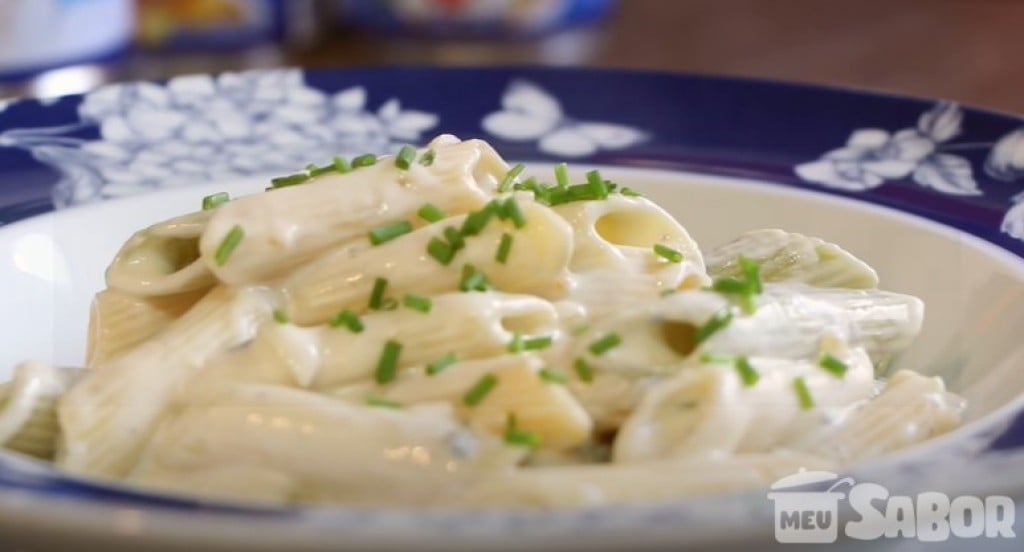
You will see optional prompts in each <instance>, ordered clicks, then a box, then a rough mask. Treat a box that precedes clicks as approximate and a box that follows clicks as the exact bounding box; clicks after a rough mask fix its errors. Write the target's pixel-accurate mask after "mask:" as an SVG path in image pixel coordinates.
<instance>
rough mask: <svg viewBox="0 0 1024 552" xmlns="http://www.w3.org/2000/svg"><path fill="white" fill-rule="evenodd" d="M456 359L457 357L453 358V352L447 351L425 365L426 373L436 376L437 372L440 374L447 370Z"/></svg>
mask: <svg viewBox="0 0 1024 552" xmlns="http://www.w3.org/2000/svg"><path fill="white" fill-rule="evenodd" d="M456 361H457V359H456V358H455V353H448V354H447V355H445V356H443V357H441V358H440V359H438V360H436V361H434V362H431V363H430V364H428V365H427V375H428V376H436V375H437V374H440V373H441V372H443V371H445V370H447V369H448V368H449V367H451V366H452V365H453V364H455V362H456Z"/></svg>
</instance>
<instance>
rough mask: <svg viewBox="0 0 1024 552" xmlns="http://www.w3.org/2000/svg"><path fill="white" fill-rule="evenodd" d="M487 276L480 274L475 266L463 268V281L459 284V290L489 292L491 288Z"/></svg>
mask: <svg viewBox="0 0 1024 552" xmlns="http://www.w3.org/2000/svg"><path fill="white" fill-rule="evenodd" d="M489 287H490V286H489V284H488V283H487V276H484V273H483V272H480V271H479V270H477V269H476V267H474V266H473V265H466V266H464V267H462V281H461V282H459V289H461V290H462V291H487V289H488V288H489Z"/></svg>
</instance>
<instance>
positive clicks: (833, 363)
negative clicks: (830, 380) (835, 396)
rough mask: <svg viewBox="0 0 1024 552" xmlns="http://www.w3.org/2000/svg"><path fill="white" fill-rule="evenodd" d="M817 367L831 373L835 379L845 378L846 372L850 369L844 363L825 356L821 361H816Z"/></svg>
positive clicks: (830, 356)
mask: <svg viewBox="0 0 1024 552" xmlns="http://www.w3.org/2000/svg"><path fill="white" fill-rule="evenodd" d="M818 365H819V366H821V367H822V368H824V369H825V371H826V372H829V373H831V374H832V375H834V376H836V377H837V378H841V377H843V376H845V375H846V372H847V370H849V369H850V367H849V366H847V365H846V363H845V362H843V361H841V360H839V359H838V358H836V357H834V356H832V355H825V356H823V357H821V360H819V361H818Z"/></svg>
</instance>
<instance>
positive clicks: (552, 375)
mask: <svg viewBox="0 0 1024 552" xmlns="http://www.w3.org/2000/svg"><path fill="white" fill-rule="evenodd" d="M537 375H539V376H540V379H542V380H544V381H546V382H548V383H560V384H566V383H569V378H568V377H567V376H566V375H565V374H563V373H561V372H559V371H557V370H552V369H551V368H544V369H543V370H541V371H540V372H538V373H537Z"/></svg>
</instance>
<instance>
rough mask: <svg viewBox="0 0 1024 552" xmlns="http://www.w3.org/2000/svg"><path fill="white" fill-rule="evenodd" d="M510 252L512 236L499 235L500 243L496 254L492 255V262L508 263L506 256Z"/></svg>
mask: <svg viewBox="0 0 1024 552" xmlns="http://www.w3.org/2000/svg"><path fill="white" fill-rule="evenodd" d="M511 252H512V234H509V233H505V234H502V235H501V243H499V244H498V252H497V253H495V255H494V260H495V261H498V262H499V263H501V264H505V263H507V262H508V255H509V253H511Z"/></svg>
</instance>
